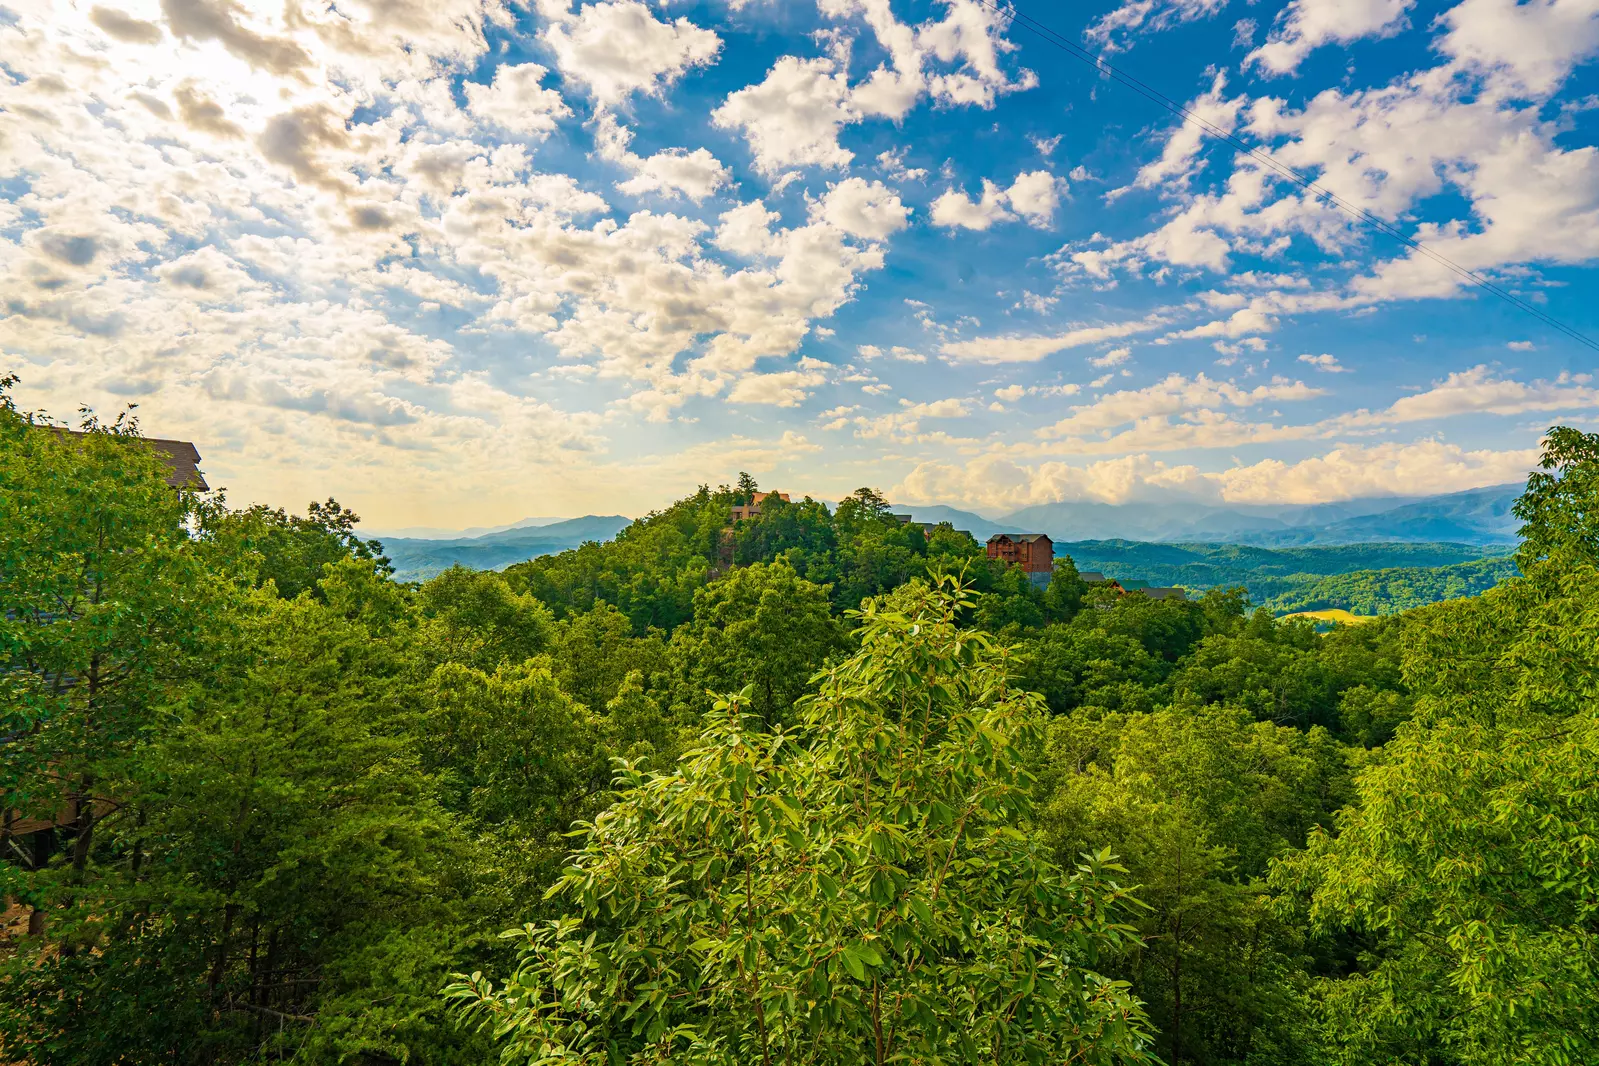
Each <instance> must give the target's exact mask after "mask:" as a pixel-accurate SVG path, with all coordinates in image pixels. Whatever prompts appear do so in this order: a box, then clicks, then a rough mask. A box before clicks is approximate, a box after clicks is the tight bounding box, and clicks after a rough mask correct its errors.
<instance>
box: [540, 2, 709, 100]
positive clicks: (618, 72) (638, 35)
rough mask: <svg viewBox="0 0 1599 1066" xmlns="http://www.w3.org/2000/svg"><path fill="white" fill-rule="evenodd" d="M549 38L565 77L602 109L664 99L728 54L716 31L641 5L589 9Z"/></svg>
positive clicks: (557, 24) (563, 20)
mask: <svg viewBox="0 0 1599 1066" xmlns="http://www.w3.org/2000/svg"><path fill="white" fill-rule="evenodd" d="M543 36H544V41H545V43H546V44H548V45H549V46H550V49H551V50H552V51H553V52H554V53H555V61H556V65H557V66H558V67H560V69H561V73H562V74H563V75H565V76H566V77H568V78H571V79H573V80H574V81H578V82H582V83H583V84H585V85H587V86H588V89H589V92H590V93H591V94H593V97H594V100H595V102H596V103H597V104H599V105H600V106H601V107H614V106H616V105H617V104H620V103H621V102H622V101H624V100H626V99H627V98H628V97H629V96H631V95H633V94H634V93H645V94H655V93H660V92H661V91H663V90H664V89H665V88H666V87H667V86H668V85H670V84H672V83H673V82H674V81H676V80H677V79H679V78H681V77H682V76H683V75H684V74H685V73H686V72H687V71H688V70H690V69H691V68H693V67H697V66H704V65H706V64H709V63H711V62H714V61H715V59H716V57H717V55H718V54H719V53H720V52H721V49H722V39H721V38H720V37H718V36H717V35H716V34H715V33H714V32H713V31H711V30H707V29H703V28H701V27H699V26H696V25H695V24H694V23H692V22H690V21H689V20H688V19H686V18H679V19H676V20H674V21H671V22H664V21H662V20H660V19H658V18H656V17H655V15H654V14H653V13H652V12H651V11H650V9H649V8H648V7H646V6H645V5H644V4H642V3H639V2H637V0H608V2H603V3H597V4H585V5H583V7H582V9H581V10H580V11H579V12H578V13H577V14H576V15H570V14H564V15H561V16H560V17H557V18H556V20H555V21H554V22H553V23H552V24H551V25H550V26H549V27H548V28H546V29H545V31H544V34H543Z"/></svg>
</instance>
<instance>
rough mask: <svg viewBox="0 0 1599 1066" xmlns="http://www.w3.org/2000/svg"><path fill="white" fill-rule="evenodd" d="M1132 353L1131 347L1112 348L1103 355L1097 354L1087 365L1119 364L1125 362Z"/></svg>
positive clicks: (1105, 365) (1104, 365)
mask: <svg viewBox="0 0 1599 1066" xmlns="http://www.w3.org/2000/svg"><path fill="white" fill-rule="evenodd" d="M1132 354H1133V350H1132V349H1131V348H1112V349H1111V350H1110V351H1108V352H1106V353H1105V354H1104V355H1098V356H1095V357H1094V358H1092V359H1090V360H1089V361H1088V365H1089V366H1094V367H1107V366H1120V365H1121V364H1123V363H1125V362H1127V360H1128V358H1129V357H1130V356H1131V355H1132Z"/></svg>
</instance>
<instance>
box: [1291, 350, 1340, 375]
mask: <svg viewBox="0 0 1599 1066" xmlns="http://www.w3.org/2000/svg"><path fill="white" fill-rule="evenodd" d="M1299 361H1300V362H1301V363H1309V364H1310V365H1311V366H1313V367H1315V368H1316V369H1317V370H1320V371H1321V372H1322V373H1324V374H1347V373H1348V372H1349V368H1348V367H1347V366H1344V365H1343V364H1342V363H1340V362H1339V361H1338V357H1337V356H1336V355H1327V354H1325V353H1323V354H1321V355H1309V354H1306V355H1301V356H1300V357H1299Z"/></svg>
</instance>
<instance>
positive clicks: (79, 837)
mask: <svg viewBox="0 0 1599 1066" xmlns="http://www.w3.org/2000/svg"><path fill="white" fill-rule="evenodd" d="M93 791H94V778H92V777H90V776H89V775H88V774H84V775H83V776H82V777H81V778H79V779H78V795H77V797H76V798H75V799H74V801H73V802H74V805H75V806H76V807H77V818H75V819H74V823H75V830H74V833H73V837H72V880H73V882H74V883H75V884H82V883H83V879H84V876H85V871H86V870H87V869H88V866H89V848H90V847H91V846H92V845H93V843H94V798H93Z"/></svg>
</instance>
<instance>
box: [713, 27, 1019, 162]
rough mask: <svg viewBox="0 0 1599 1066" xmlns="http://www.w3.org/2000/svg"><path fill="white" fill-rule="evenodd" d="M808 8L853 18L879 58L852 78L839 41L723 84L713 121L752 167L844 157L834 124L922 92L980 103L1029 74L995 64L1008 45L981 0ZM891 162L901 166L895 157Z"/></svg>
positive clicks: (895, 109)
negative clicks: (929, 10)
mask: <svg viewBox="0 0 1599 1066" xmlns="http://www.w3.org/2000/svg"><path fill="white" fill-rule="evenodd" d="M818 7H819V8H820V10H821V11H822V13H823V14H824V15H827V16H829V17H831V18H835V19H841V20H854V19H860V20H861V21H863V22H864V23H865V24H866V25H867V26H868V27H869V28H870V29H871V30H872V32H873V34H874V35H875V36H876V38H877V41H878V43H879V44H880V45H881V46H882V47H883V49H884V50H885V51H886V52H887V53H888V56H889V61H888V62H886V63H883V64H881V65H879V66H878V67H877V68H876V69H875V70H873V71H872V73H871V74H870V75H869V76H868V77H867V78H866V79H865V80H863V81H861V82H859V83H858V84H856V85H853V86H852V85H851V84H850V83H849V78H848V73H847V70H846V68H847V66H848V63H847V59H848V55H847V49H840V48H836V47H835V48H834V49H833V50H832V52H831V53H830V54H829V55H827V56H817V57H812V58H808V59H807V58H801V57H799V56H795V55H786V56H782V57H781V58H779V59H778V61H777V62H776V63H774V64H773V65H772V67H771V69H770V70H769V71H767V73H766V77H765V78H764V79H763V80H762V81H760V82H758V83H756V84H754V85H748V86H745V87H744V88H742V89H738V90H736V91H734V92H732V93H730V94H729V95H728V97H727V99H726V100H725V101H724V102H723V104H722V106H721V107H719V108H717V109H716V111H715V112H713V114H712V118H713V121H714V122H715V123H716V125H718V126H720V127H721V128H723V129H737V130H740V131H742V132H743V134H744V137H745V139H746V140H747V141H748V142H749V146H750V151H751V153H752V154H753V156H754V159H755V166H756V168H757V169H758V170H760V171H761V172H762V173H764V174H767V175H769V176H776V175H777V174H779V173H781V172H783V171H784V170H787V169H788V168H790V167H798V166H821V167H829V168H839V167H844V166H848V165H849V163H850V162H851V160H852V159H853V158H854V154H853V153H852V152H850V151H849V150H848V149H847V148H844V147H843V146H842V145H841V144H839V140H838V138H839V131H840V130H842V129H843V128H844V127H845V126H847V125H850V124H852V123H856V122H860V121H862V120H864V119H867V118H886V119H891V120H893V121H896V122H897V121H899V120H900V119H902V118H904V117H905V115H906V114H908V113H909V111H910V110H911V108H913V107H915V106H916V104H917V103H918V101H920V100H922V99H923V98H931V99H932V100H933V101H935V102H937V103H939V104H944V105H948V106H975V107H984V108H987V107H992V106H994V101H995V100H996V98H997V97H998V96H1000V95H1001V94H1004V93H1009V92H1017V91H1021V90H1025V89H1030V88H1032V87H1033V86H1034V85H1036V84H1037V83H1038V78H1037V76H1036V75H1035V74H1033V72H1032V71H1030V70H1026V69H1022V70H1020V71H1017V72H1016V73H1015V74H1014V75H1010V74H1007V73H1006V72H1005V70H1004V69H1003V67H1002V64H1001V61H1000V57H1001V56H1003V55H1004V54H1005V53H1007V52H1012V51H1014V50H1015V48H1016V46H1015V45H1014V44H1013V43H1012V42H1011V41H1009V40H1008V39H1007V38H1006V37H1005V29H1006V28H1007V26H1008V24H1009V19H1008V17H1007V16H1006V15H1005V13H1004V12H1003V11H1000V10H997V9H995V8H992V7H990V6H989V5H986V4H980V3H976V2H974V0H944V7H945V12H944V17H943V18H941V19H929V20H928V21H926V22H923V23H919V24H917V25H914V26H912V25H909V24H907V23H903V22H901V21H899V19H898V18H897V17H896V16H895V15H894V13H893V11H892V10H891V8H890V5H889V3H888V0H820V2H819V4H818ZM832 40H833V41H834V42H835V43H837V42H838V41H839V40H840V38H837V37H833V38H832ZM884 156H887V157H888V158H889V159H894V158H895V157H894V156H893V154H892V153H891V152H890V153H883V155H880V156H879V162H880V164H881V163H883V157H884ZM883 165H884V166H885V168H887V167H889V166H890V164H883ZM895 165H898V166H899V167H900V168H902V169H903V164H902V163H899V164H895ZM888 173H889V176H890V177H893V178H895V179H896V180H914V179H912V178H910V177H902V176H901V175H900V174H899V173H898V172H896V171H894V170H888ZM906 173H907V174H909V173H915V174H916V175H917V177H921V176H924V174H925V172H923V171H906Z"/></svg>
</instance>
